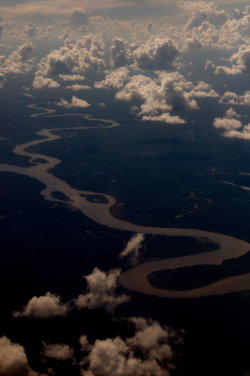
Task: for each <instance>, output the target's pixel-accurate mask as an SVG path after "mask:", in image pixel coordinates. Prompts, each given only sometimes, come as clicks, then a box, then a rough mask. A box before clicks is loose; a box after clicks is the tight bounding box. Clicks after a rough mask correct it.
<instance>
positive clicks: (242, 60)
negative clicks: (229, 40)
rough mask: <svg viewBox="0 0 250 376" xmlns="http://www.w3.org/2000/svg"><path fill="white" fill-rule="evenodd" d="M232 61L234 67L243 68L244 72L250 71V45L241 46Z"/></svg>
mask: <svg viewBox="0 0 250 376" xmlns="http://www.w3.org/2000/svg"><path fill="white" fill-rule="evenodd" d="M230 62H231V63H232V64H233V67H234V66H236V68H238V69H240V70H242V72H249V71H250V47H249V46H241V47H240V48H239V50H238V51H237V52H235V53H234V54H233V55H232V56H231V58H230Z"/></svg>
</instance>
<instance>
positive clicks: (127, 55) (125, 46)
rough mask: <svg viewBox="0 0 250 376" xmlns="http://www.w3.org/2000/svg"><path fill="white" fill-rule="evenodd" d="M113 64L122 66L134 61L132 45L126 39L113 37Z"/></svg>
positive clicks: (111, 53) (111, 49) (111, 51)
mask: <svg viewBox="0 0 250 376" xmlns="http://www.w3.org/2000/svg"><path fill="white" fill-rule="evenodd" d="M110 59H111V64H112V65H113V66H114V67H121V66H124V65H128V64H131V63H132V54H131V46H130V44H129V43H128V41H126V40H125V39H122V38H113V40H112V46H111V47H110Z"/></svg>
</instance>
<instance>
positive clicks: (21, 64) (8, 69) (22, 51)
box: [1, 41, 35, 74]
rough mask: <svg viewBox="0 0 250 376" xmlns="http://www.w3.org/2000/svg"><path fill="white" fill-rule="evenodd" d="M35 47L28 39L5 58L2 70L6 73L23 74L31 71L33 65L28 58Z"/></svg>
mask: <svg viewBox="0 0 250 376" xmlns="http://www.w3.org/2000/svg"><path fill="white" fill-rule="evenodd" d="M34 49H35V46H34V44H33V43H32V42H29V41H26V42H25V43H24V44H22V45H21V46H19V47H18V48H17V49H16V50H15V51H13V52H12V53H11V54H10V55H9V56H8V57H7V58H6V59H5V60H3V62H2V67H1V69H2V71H3V72H4V73H15V74H21V73H24V72H28V71H30V70H31V69H32V65H31V64H29V62H28V61H27V60H28V58H29V55H30V54H31V53H32V52H33V51H34Z"/></svg>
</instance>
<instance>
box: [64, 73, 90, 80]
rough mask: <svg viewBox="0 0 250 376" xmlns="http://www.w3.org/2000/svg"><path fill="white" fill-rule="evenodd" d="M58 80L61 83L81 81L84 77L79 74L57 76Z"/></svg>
mask: <svg viewBox="0 0 250 376" xmlns="http://www.w3.org/2000/svg"><path fill="white" fill-rule="evenodd" d="M59 78H60V79H61V80H63V81H83V80H85V76H82V75H80V74H59Z"/></svg>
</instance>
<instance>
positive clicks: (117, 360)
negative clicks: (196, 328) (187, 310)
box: [82, 318, 176, 376]
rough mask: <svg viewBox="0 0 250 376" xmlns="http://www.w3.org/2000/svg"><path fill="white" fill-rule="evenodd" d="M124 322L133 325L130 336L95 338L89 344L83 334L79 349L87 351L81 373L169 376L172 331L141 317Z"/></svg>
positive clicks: (87, 375)
mask: <svg viewBox="0 0 250 376" xmlns="http://www.w3.org/2000/svg"><path fill="white" fill-rule="evenodd" d="M128 321H129V322H130V323H131V324H133V326H134V327H135V335H134V336H133V337H130V338H126V339H122V338H121V337H116V338H107V339H104V340H99V339H98V340H96V341H95V343H94V344H93V345H91V344H90V343H89V342H88V341H87V338H86V337H85V336H84V337H83V339H84V341H83V344H82V350H83V351H85V352H87V353H88V355H87V356H86V357H85V358H84V359H83V364H84V365H83V370H82V375H83V376H94V375H100V376H120V375H122V376H169V369H170V368H171V367H172V366H173V351H172V344H173V343H174V342H175V341H176V333H174V331H172V330H170V329H169V328H166V327H163V326H161V325H160V324H159V323H158V322H153V321H147V320H145V319H144V318H131V319H129V320H128Z"/></svg>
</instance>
